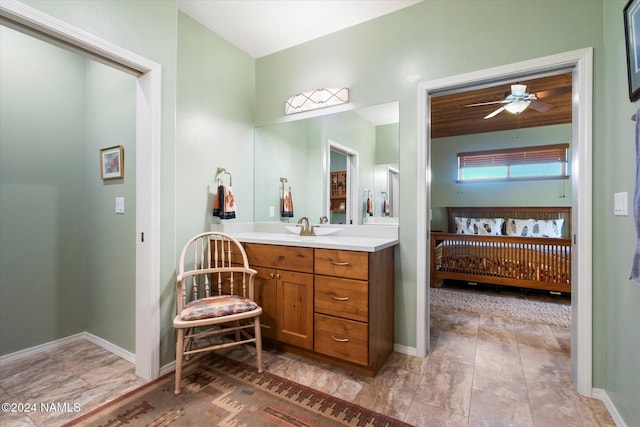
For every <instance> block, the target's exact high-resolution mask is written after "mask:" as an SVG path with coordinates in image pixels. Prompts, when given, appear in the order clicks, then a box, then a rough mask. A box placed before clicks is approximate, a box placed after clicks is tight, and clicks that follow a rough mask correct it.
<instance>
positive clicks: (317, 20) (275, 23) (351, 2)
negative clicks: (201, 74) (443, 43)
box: [178, 0, 422, 58]
mask: <svg viewBox="0 0 640 427" xmlns="http://www.w3.org/2000/svg"><path fill="white" fill-rule="evenodd" d="M420 1H422V0H178V8H179V9H180V10H182V11H183V12H184V13H186V14H187V15H189V16H191V17H192V18H193V19H195V20H196V21H198V22H200V23H201V24H203V25H204V26H206V27H208V28H209V29H211V30H212V31H213V32H214V33H216V34H218V35H219V36H220V37H222V38H224V39H225V40H227V41H228V42H229V43H231V44H233V45H234V46H236V47H238V48H240V49H242V50H243V51H245V52H247V53H248V54H249V55H251V56H252V57H253V58H260V57H262V56H265V55H269V54H271V53H274V52H278V51H280V50H283V49H286V48H289V47H292V46H296V45H298V44H301V43H304V42H307V41H309V40H313V39H316V38H319V37H322V36H325V35H327V34H331V33H334V32H336V31H339V30H342V29H344V28H347V27H351V26H353V25H356V24H359V23H361V22H365V21H368V20H371V19H374V18H377V17H379V16H382V15H386V14H388V13H391V12H395V11H396V10H399V9H403V8H405V7H408V6H411V5H413V4H416V3H419V2H420Z"/></svg>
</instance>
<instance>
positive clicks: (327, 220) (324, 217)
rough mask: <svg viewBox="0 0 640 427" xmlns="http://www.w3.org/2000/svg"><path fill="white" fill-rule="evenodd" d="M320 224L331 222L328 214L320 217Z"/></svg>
mask: <svg viewBox="0 0 640 427" xmlns="http://www.w3.org/2000/svg"><path fill="white" fill-rule="evenodd" d="M320 224H329V218H327V216H326V215H325V216H321V217H320Z"/></svg>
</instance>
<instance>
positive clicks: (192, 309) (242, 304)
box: [180, 295, 258, 320]
mask: <svg viewBox="0 0 640 427" xmlns="http://www.w3.org/2000/svg"><path fill="white" fill-rule="evenodd" d="M256 308H258V304H256V303H255V302H253V301H251V300H250V299H247V298H241V297H239V296H237V295H231V296H227V295H222V296H215V297H209V298H202V299H198V300H194V301H191V302H190V303H188V304H187V305H185V306H184V308H183V309H182V312H181V313H180V318H181V319H182V320H199V319H210V318H213V317H220V316H227V315H229V314H236V313H245V312H247V311H253V310H255V309H256Z"/></svg>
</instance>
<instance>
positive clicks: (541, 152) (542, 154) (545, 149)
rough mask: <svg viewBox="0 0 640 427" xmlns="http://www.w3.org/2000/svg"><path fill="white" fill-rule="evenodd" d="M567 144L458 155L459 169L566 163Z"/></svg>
mask: <svg viewBox="0 0 640 427" xmlns="http://www.w3.org/2000/svg"><path fill="white" fill-rule="evenodd" d="M568 148H569V144H555V145H539V146H534V147H520V148H508V149H502V150H488V151H474V152H467V153H458V165H459V167H460V168H470V167H475V168H477V167H484V166H512V165H525V164H540V163H556V162H565V163H566V161H567V150H568Z"/></svg>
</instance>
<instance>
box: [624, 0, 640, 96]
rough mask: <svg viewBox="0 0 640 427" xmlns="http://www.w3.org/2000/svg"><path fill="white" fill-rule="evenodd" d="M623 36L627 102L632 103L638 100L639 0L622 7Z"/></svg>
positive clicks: (630, 1) (639, 67) (631, 1)
mask: <svg viewBox="0 0 640 427" xmlns="http://www.w3.org/2000/svg"><path fill="white" fill-rule="evenodd" d="M624 36H625V37H624V38H625V42H626V45H627V76H628V78H629V100H630V101H632V102H633V101H635V100H637V99H638V98H640V0H629V2H628V3H627V4H626V6H625V7H624Z"/></svg>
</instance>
